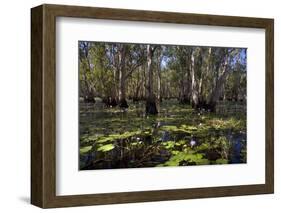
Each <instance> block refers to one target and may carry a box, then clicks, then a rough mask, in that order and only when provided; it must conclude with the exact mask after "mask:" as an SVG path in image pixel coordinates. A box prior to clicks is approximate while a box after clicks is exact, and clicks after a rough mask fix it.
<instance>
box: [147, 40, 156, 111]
mask: <svg viewBox="0 0 281 213" xmlns="http://www.w3.org/2000/svg"><path fill="white" fill-rule="evenodd" d="M156 48H157V47H152V46H151V45H149V44H148V45H147V72H148V85H147V99H146V108H145V111H146V113H147V114H152V115H156V114H157V113H158V110H157V106H156V96H155V94H154V92H153V69H152V59H153V53H154V51H155V49H156Z"/></svg>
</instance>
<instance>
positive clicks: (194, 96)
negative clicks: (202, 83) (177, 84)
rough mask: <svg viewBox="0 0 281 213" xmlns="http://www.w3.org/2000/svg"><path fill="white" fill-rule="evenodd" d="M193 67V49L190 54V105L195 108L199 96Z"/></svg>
mask: <svg viewBox="0 0 281 213" xmlns="http://www.w3.org/2000/svg"><path fill="white" fill-rule="evenodd" d="M195 68H196V67H195V51H193V52H192V55H191V101H192V106H193V107H194V108H197V107H198V104H199V97H198V85H197V78H196V75H195V74H196V73H195Z"/></svg>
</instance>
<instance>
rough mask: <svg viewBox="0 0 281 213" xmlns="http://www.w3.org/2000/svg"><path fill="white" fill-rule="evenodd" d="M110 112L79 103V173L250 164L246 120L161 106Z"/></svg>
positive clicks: (169, 102)
mask: <svg viewBox="0 0 281 213" xmlns="http://www.w3.org/2000/svg"><path fill="white" fill-rule="evenodd" d="M128 104H129V108H128V109H126V110H124V109H120V108H119V107H115V108H106V107H105V106H104V105H103V103H102V102H101V101H97V102H96V103H95V104H86V103H82V102H81V103H80V115H79V122H80V130H79V131H80V153H79V167H80V170H91V169H114V168H141V167H156V166H158V167H160V166H190V165H208V164H235V163H246V156H247V152H246V115H245V114H243V113H236V114H235V115H225V114H224V115H219V114H214V113H209V112H205V111H196V110H194V109H192V108H191V106H189V105H180V104H178V102H177V101H176V100H167V101H163V102H162V103H161V104H160V106H158V111H159V113H158V115H155V116H151V115H146V114H145V112H144V109H145V105H144V104H145V103H144V102H138V103H133V102H129V103H128Z"/></svg>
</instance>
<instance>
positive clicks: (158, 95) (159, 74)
mask: <svg viewBox="0 0 281 213" xmlns="http://www.w3.org/2000/svg"><path fill="white" fill-rule="evenodd" d="M161 61H162V60H161V56H160V58H159V61H158V69H157V99H158V101H159V103H160V102H162V96H161Z"/></svg>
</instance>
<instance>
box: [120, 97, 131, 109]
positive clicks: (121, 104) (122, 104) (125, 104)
mask: <svg viewBox="0 0 281 213" xmlns="http://www.w3.org/2000/svg"><path fill="white" fill-rule="evenodd" d="M119 107H120V108H128V107H129V105H128V103H127V101H126V99H121V100H120V102H119Z"/></svg>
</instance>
